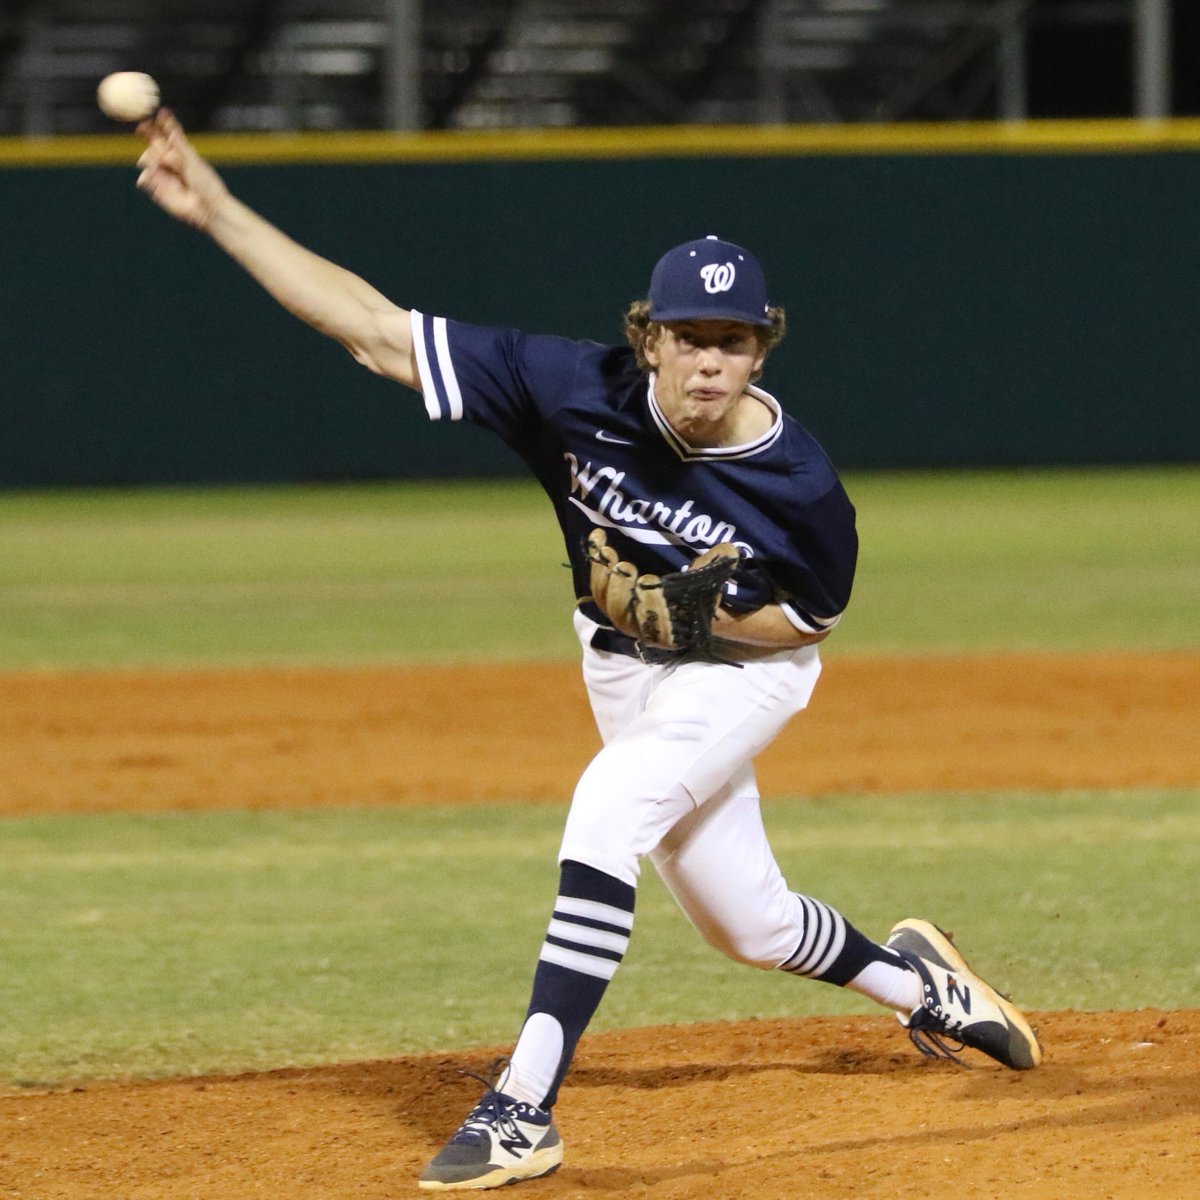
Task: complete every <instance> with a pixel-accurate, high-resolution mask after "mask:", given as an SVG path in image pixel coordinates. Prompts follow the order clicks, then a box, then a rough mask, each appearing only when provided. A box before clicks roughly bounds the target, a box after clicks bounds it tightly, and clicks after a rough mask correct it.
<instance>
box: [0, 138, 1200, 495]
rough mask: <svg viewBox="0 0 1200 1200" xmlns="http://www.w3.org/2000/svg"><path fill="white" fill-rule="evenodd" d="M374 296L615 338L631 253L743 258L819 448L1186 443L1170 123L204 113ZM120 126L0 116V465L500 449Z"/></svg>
mask: <svg viewBox="0 0 1200 1200" xmlns="http://www.w3.org/2000/svg"><path fill="white" fill-rule="evenodd" d="M201 141H202V145H203V147H204V148H205V149H206V151H207V152H208V153H210V154H212V155H213V156H214V158H216V159H217V161H218V162H220V163H221V164H222V167H223V170H224V173H225V175H226V178H227V179H228V181H229V183H230V185H231V186H232V188H233V189H234V190H235V191H236V192H237V193H238V194H239V195H241V196H242V197H243V198H244V199H246V200H247V201H248V202H249V203H250V204H252V205H254V206H256V207H257V208H259V209H260V210H261V211H262V212H264V213H265V214H266V215H268V216H269V217H270V218H271V219H272V220H274V221H275V222H276V223H278V224H279V225H280V226H282V227H283V228H284V229H285V230H287V231H288V232H290V233H291V234H293V235H294V236H295V237H297V238H298V239H299V240H300V241H302V242H304V243H306V244H308V245H310V246H311V247H313V248H314V249H316V250H317V251H318V252H320V253H322V254H325V255H327V256H328V257H330V258H332V259H334V260H335V261H337V262H340V263H343V264H344V265H346V266H348V267H350V268H351V269H353V270H355V271H357V272H359V273H361V274H362V275H364V276H365V277H367V278H368V279H369V280H370V281H371V282H373V283H374V284H375V285H376V286H378V287H379V288H380V289H381V290H382V291H384V292H385V293H386V294H387V295H389V296H390V297H391V298H392V299H394V300H395V301H397V302H398V303H400V304H404V305H406V306H415V307H418V308H422V309H423V310H425V311H427V312H434V313H441V314H445V315H450V316H455V317H459V318H462V319H465V320H471V321H478V322H485V323H504V324H513V325H518V326H521V327H523V328H526V329H530V330H538V331H551V332H560V333H564V334H567V335H570V336H578V337H592V338H596V339H601V340H605V339H616V338H619V336H620V315H621V312H622V311H623V309H624V307H625V304H626V303H627V302H628V301H629V300H630V299H633V298H635V297H636V296H639V295H641V294H642V293H643V292H644V288H645V285H646V281H647V278H648V275H649V271H650V268H651V266H652V265H653V263H654V261H655V258H656V257H657V255H658V254H659V253H660V252H661V250H662V249H664V248H666V247H667V246H670V245H672V244H674V243H676V242H679V241H683V240H686V239H688V238H692V237H696V236H701V235H704V234H707V233H717V234H720V235H721V236H722V237H725V238H729V239H731V240H735V241H740V242H743V243H744V244H746V245H748V246H750V247H751V248H752V249H753V250H755V251H756V252H757V253H758V254H759V256H760V257H761V258H762V259H763V261H764V263H765V265H766V267H767V271H768V278H769V281H770V283H771V287H772V291H773V293H774V297H773V298H774V299H776V300H777V301H778V302H780V303H782V304H784V305H785V306H786V308H787V310H788V316H789V323H790V332H789V335H788V337H787V339H786V341H785V342H784V344H783V345H782V346H781V347H780V348H779V350H778V351H777V352H776V354H775V356H774V357H773V359H772V361H771V362H770V363H769V364H768V368H767V373H766V377H765V379H764V385H765V386H767V387H768V388H769V389H770V390H772V391H774V392H775V393H776V394H778V395H779V396H780V398H781V399H782V400H783V402H784V404H785V406H786V408H787V409H788V410H789V411H791V412H792V413H794V414H795V415H796V416H798V417H800V418H801V419H802V420H803V421H804V422H805V423H806V424H807V425H808V426H809V427H810V428H811V429H812V430H813V431H814V432H815V433H816V434H817V436H818V437H819V438H820V439H821V440H822V441H823V442H824V443H825V445H826V446H827V448H828V449H829V450H830V452H831V453H832V454H833V456H834V457H835V459H836V460H837V461H838V462H839V463H841V464H842V465H844V466H847V467H849V466H854V467H866V466H887V467H892V466H939V465H948V464H966V465H976V464H1024V463H1028V464H1047V463H1054V464H1063V463H1125V462H1172V461H1175V462H1178V461H1191V460H1196V459H1200V407H1198V405H1197V399H1198V395H1200V385H1198V382H1197V378H1198V372H1197V358H1198V355H1197V342H1198V336H1197V329H1198V323H1200V126H1197V125H1196V123H1191V122H1179V123H1174V124H1169V125H1164V126H1155V127H1152V128H1150V127H1145V126H1133V125H1123V124H1121V123H1113V124H1103V123H1100V124H1096V125H1081V126H1070V127H1067V126H1049V127H1042V126H1029V127H1022V131H1021V132H1014V131H1013V130H1005V129H1004V128H1003V127H950V128H948V129H944V130H938V129H937V128H933V129H922V128H921V127H914V128H912V129H909V130H902V131H901V132H899V133H897V132H888V131H875V136H874V137H872V136H871V134H870V131H866V132H863V131H858V132H857V133H856V132H853V131H851V132H842V133H840V134H839V133H836V132H831V131H813V130H810V131H804V130H773V131H771V130H768V131H753V130H741V131H738V130H724V131H707V133H706V132H705V131H702V130H700V131H688V132H686V133H671V132H670V131H658V132H657V133H656V132H655V131H640V132H630V131H607V132H604V133H599V134H595V135H592V136H589V135H587V134H586V133H578V134H575V135H562V134H560V135H554V136H553V137H550V136H546V137H541V138H539V137H537V136H536V135H519V136H517V135H514V136H511V137H507V138H506V137H504V136H503V135H493V137H492V138H491V139H490V140H489V139H487V138H480V137H473V138H471V137H468V138H457V139H456V138H454V137H453V135H442V136H441V137H438V136H437V135H426V136H425V137H420V136H418V137H408V138H399V137H393V138H388V137H386V136H375V137H371V136H367V135H359V136H357V137H355V136H348V137H344V138H338V137H333V136H330V137H324V138H321V137H315V138H308V139H305V138H282V139H279V138H276V139H271V138H262V139H247V138H227V139H221V138H210V139H206V140H203V139H202V140H201ZM136 154H137V149H136V145H135V143H134V142H133V139H131V138H124V137H122V138H112V139H109V138H93V139H67V140H63V141H61V142H48V143H26V142H6V143H0V213H2V214H3V232H2V233H0V366H2V368H3V370H2V374H0V486H6V487H23V486H40V485H58V484H77V483H87V484H93V483H99V484H132V483H142V482H156V483H174V482H203V481H222V482H233V481H260V480H261V481H268V480H310V479H325V478H339V479H340V478H368V477H391V476H397V475H420V476H439V475H460V474H486V473H492V472H496V473H500V472H507V471H511V470H513V469H515V468H516V465H517V464H516V463H515V461H514V460H513V459H512V458H511V456H510V455H509V453H508V451H506V450H505V449H504V448H503V447H501V446H500V445H499V444H498V443H496V442H494V441H493V440H492V439H490V438H489V437H487V436H486V435H483V434H481V433H478V432H477V431H474V430H471V429H465V428H462V427H453V428H451V427H448V426H442V425H431V424H430V423H429V422H428V421H427V420H426V419H425V416H424V409H423V407H422V405H421V404H420V401H419V399H418V398H417V397H416V396H415V395H414V394H412V393H410V392H408V391H406V390H405V389H403V388H400V387H398V386H396V385H394V384H390V383H387V382H386V381H383V380H380V379H377V378H375V377H373V376H371V375H370V374H369V373H368V372H366V371H365V370H364V369H363V368H361V367H358V366H356V365H355V364H354V363H353V362H352V360H351V359H350V358H349V357H348V356H347V355H346V353H345V352H344V351H343V350H342V349H341V348H340V347H339V346H337V345H335V344H333V343H332V342H328V341H326V340H325V339H322V338H321V337H320V336H318V335H317V334H315V333H313V332H311V331H310V330H308V329H306V328H305V327H303V326H302V325H300V324H299V323H297V322H296V321H294V320H293V319H292V318H291V317H289V316H287V315H286V314H285V313H283V312H282V311H281V310H279V309H278V308H276V307H275V305H274V304H273V302H272V301H270V300H269V299H268V298H267V297H266V296H265V295H264V294H263V293H262V292H260V291H259V290H258V288H257V287H256V286H255V285H254V284H252V283H251V282H250V281H249V280H248V279H247V278H246V277H244V276H243V275H242V274H241V273H240V271H239V270H238V269H237V268H236V267H234V266H233V265H232V264H231V263H230V262H228V261H227V260H226V259H225V258H224V257H223V256H222V255H221V254H220V253H219V252H217V251H216V250H215V249H214V248H213V247H212V246H211V245H210V244H208V243H207V242H206V241H205V239H204V238H202V237H201V236H199V235H197V234H196V233H194V232H192V231H190V230H188V229H185V228H182V227H180V226H178V225H176V224H174V223H173V222H171V221H170V220H169V219H168V218H166V217H165V216H164V215H162V214H161V213H160V212H158V211H157V210H156V209H155V208H154V207H153V206H152V205H151V204H150V203H149V202H147V201H146V200H145V199H144V198H143V197H142V196H140V195H139V194H138V193H137V192H136V191H135V189H134V186H133V179H134V175H135V172H134V170H133V168H132V165H131V164H132V162H133V160H134V159H135V158H136Z"/></svg>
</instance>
